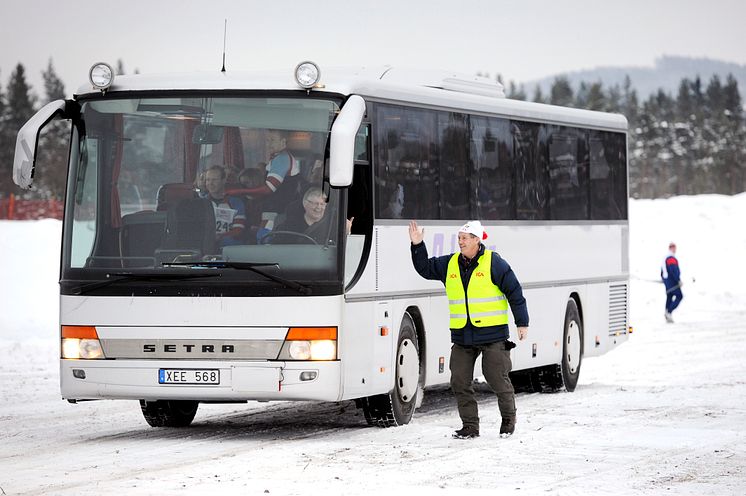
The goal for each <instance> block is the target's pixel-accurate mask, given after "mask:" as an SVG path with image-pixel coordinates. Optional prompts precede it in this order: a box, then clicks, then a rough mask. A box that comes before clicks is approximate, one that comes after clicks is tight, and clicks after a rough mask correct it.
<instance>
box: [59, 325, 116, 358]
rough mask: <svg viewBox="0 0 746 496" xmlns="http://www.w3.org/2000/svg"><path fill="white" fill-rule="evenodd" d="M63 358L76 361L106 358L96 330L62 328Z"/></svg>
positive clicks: (93, 328) (88, 328) (74, 327)
mask: <svg viewBox="0 0 746 496" xmlns="http://www.w3.org/2000/svg"><path fill="white" fill-rule="evenodd" d="M62 358H67V359H74V360H80V359H83V360H98V359H102V358H106V357H105V356H104V350H103V348H102V347H101V341H99V339H98V333H97V332H96V328H95V327H84V326H62Z"/></svg>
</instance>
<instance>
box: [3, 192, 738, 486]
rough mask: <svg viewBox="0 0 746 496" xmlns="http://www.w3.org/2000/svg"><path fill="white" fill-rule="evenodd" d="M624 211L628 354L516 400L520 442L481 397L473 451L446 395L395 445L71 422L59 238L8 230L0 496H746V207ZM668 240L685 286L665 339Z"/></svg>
mask: <svg viewBox="0 0 746 496" xmlns="http://www.w3.org/2000/svg"><path fill="white" fill-rule="evenodd" d="M630 208H631V212H630V219H631V228H630V240H631V259H632V272H633V278H632V288H631V291H632V293H631V298H632V300H631V305H632V306H631V323H632V324H633V325H634V327H635V332H634V334H633V335H632V337H631V339H630V340H629V341H628V342H627V343H625V344H624V345H623V346H621V347H620V348H619V349H618V350H615V351H613V352H612V353H609V354H607V355H605V356H602V357H599V358H593V359H589V360H586V361H585V362H584V363H583V367H582V371H581V378H580V384H579V385H578V388H577V390H576V391H575V392H574V393H558V394H519V395H518V396H517V406H518V415H519V417H518V419H519V423H518V426H517V431H516V434H515V435H514V436H513V437H512V438H509V439H500V438H499V437H498V427H499V415H498V412H497V403H496V401H495V400H494V399H493V398H492V395H490V394H489V393H487V392H483V393H482V394H481V398H480V407H481V410H480V413H481V417H482V419H483V421H482V436H481V437H480V438H477V439H475V440H469V441H463V440H454V439H452V438H451V432H452V430H453V429H454V428H455V427H459V426H460V422H459V420H458V415H457V413H456V408H455V402H454V400H453V399H452V396H451V393H450V391H448V390H446V389H441V390H436V391H429V392H428V394H426V395H425V400H424V403H423V406H422V408H421V409H420V410H418V412H417V413H416V414H415V417H414V419H413V421H412V423H410V424H409V425H406V426H403V427H399V428H394V429H378V428H370V427H366V426H365V421H364V419H363V418H362V415H361V414H360V413H359V412H357V411H356V409H355V407H354V404H353V403H352V402H345V403H321V404H310V403H249V404H248V405H202V406H201V407H200V410H199V412H198V413H197V417H196V419H195V422H194V424H193V426H192V427H191V428H188V429H153V428H150V427H148V426H147V424H145V421H144V420H143V418H142V416H141V414H140V411H139V407H138V405H137V403H136V402H132V401H102V402H89V403H82V404H79V405H70V404H68V403H67V402H64V401H62V400H61V399H60V397H59V386H58V370H57V354H58V350H57V348H58V344H57V339H58V338H57V333H58V331H57V299H56V298H57V286H56V278H57V275H58V274H57V271H58V264H59V262H58V260H59V234H60V224H59V223H58V222H56V221H49V220H48V221H35V222H9V221H3V222H0V274H2V284H1V285H0V496H2V495H20V494H26V495H42V494H44V495H98V494H104V493H111V494H127V495H130V494H133V495H149V494H159V495H164V494H179V495H206V494H217V493H218V492H219V494H222V495H233V494H237V495H238V494H240V495H255V494H256V495H263V494H270V495H286V494H298V495H304V494H319V493H323V494H326V495H337V494H340V495H342V494H344V495H363V494H392V495H394V494H407V495H413V494H417V495H419V494H422V495H425V494H426V495H429V496H432V495H438V494H443V495H451V494H469V495H478V494H485V495H486V494H490V495H495V494H522V495H526V494H562V495H565V494H567V495H569V494H573V495H575V494H577V495H586V494H615V495H628V494H676V495H697V496H701V495H708V494H713V495H743V494H746V358H745V357H746V264H744V260H743V259H744V255H746V227H744V226H746V194H741V195H738V196H735V197H724V196H714V195H707V196H696V197H679V198H673V199H669V200H655V201H633V202H632V203H631V207H630ZM671 240H674V241H676V242H677V244H678V247H679V252H678V255H679V261H680V264H681V267H682V272H683V279H684V281H685V286H684V287H683V292H684V300H683V303H682V305H681V307H680V308H679V309H678V310H677V311H676V312H675V313H674V318H675V319H676V323H675V324H666V323H665V322H664V318H663V300H664V291H663V287H662V285H661V284H660V283H658V282H657V280H658V271H659V267H660V263H661V261H662V257H663V256H664V255H665V252H666V247H667V245H668V242H669V241H671ZM516 270H517V272H518V274H519V275H520V267H517V268H516ZM529 303H530V302H529ZM533 311H534V312H536V311H539V309H533Z"/></svg>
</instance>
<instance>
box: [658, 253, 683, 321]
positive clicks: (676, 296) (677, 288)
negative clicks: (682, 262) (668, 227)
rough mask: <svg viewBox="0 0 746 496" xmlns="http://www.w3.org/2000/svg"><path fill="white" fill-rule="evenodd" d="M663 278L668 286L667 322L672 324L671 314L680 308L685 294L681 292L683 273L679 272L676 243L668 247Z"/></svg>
mask: <svg viewBox="0 0 746 496" xmlns="http://www.w3.org/2000/svg"><path fill="white" fill-rule="evenodd" d="M661 278H662V279H663V284H664V285H665V286H666V313H665V314H664V315H665V317H666V322H669V323H672V322H673V317H672V316H671V314H672V313H673V311H674V310H676V307H678V306H679V303H681V300H682V299H683V298H684V294H683V293H682V292H681V286H682V282H681V271H680V270H679V261H678V260H677V259H676V243H674V242H671V243H670V244H669V245H668V255H666V258H665V260H664V261H663V266H662V267H661Z"/></svg>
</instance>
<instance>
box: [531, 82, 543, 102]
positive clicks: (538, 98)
mask: <svg viewBox="0 0 746 496" xmlns="http://www.w3.org/2000/svg"><path fill="white" fill-rule="evenodd" d="M532 101H534V102H536V103H546V99H545V98H544V93H542V91H541V86H539V85H538V84H537V85H536V88H535V89H534V97H533V98H532Z"/></svg>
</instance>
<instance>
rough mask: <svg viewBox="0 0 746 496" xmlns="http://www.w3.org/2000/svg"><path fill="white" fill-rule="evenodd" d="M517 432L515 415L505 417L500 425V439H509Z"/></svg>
mask: <svg viewBox="0 0 746 496" xmlns="http://www.w3.org/2000/svg"><path fill="white" fill-rule="evenodd" d="M514 432H515V415H514V416H512V417H503V421H502V423H501V424H500V437H508V436H511V435H513V433H514Z"/></svg>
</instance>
